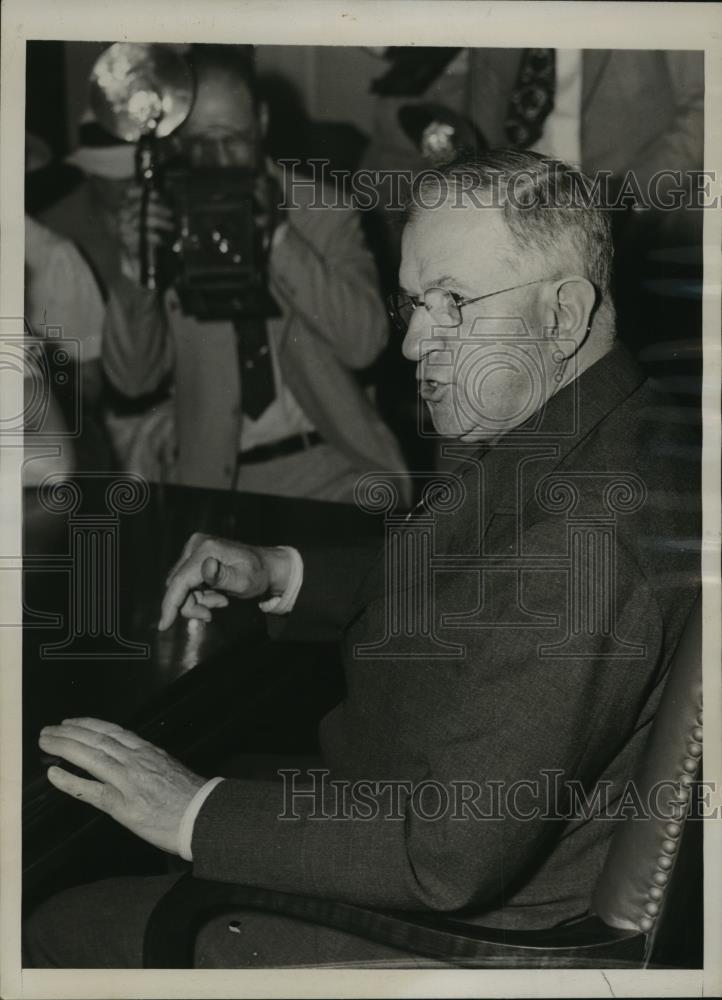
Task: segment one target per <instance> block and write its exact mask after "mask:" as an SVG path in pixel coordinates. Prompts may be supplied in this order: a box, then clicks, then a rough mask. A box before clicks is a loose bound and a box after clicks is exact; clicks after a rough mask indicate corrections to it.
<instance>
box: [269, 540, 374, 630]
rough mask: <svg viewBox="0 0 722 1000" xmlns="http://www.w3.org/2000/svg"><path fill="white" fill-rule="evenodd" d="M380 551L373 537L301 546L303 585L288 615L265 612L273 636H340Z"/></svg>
mask: <svg viewBox="0 0 722 1000" xmlns="http://www.w3.org/2000/svg"><path fill="white" fill-rule="evenodd" d="M379 550H380V547H379V544H378V543H377V542H374V541H372V540H369V541H368V543H366V544H362V543H359V544H358V545H354V546H346V545H344V546H343V547H341V548H330V547H329V548H318V547H316V548H311V549H305V548H303V547H301V548H300V550H299V551H300V554H301V558H302V560H303V584H302V586H301V590H300V592H299V594H298V597H297V598H296V603H295V604H294V606H293V610H292V611H290V612H289V614H287V615H277V614H267V615H266V627H267V630H268V634H269V635H270V636H271V638H273V639H283V640H284V641H292V642H335V641H336V640H338V639H340V637H341V635H342V634H343V628H344V625H345V624H346V622H347V621H348V619H349V617H350V615H351V612H352V609H353V607H354V601H355V599H356V597H357V596H358V594H359V592H360V590H361V588H362V587H363V586H364V583H365V581H366V579H367V576H368V574H369V572H370V571H371V568H372V567H373V565H374V563H375V561H376V560H377V558H378V555H379Z"/></svg>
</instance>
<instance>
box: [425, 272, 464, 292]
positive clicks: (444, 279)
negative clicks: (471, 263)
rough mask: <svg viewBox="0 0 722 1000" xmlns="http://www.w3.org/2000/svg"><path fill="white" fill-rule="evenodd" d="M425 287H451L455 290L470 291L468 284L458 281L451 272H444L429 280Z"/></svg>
mask: <svg viewBox="0 0 722 1000" xmlns="http://www.w3.org/2000/svg"><path fill="white" fill-rule="evenodd" d="M426 287H427V288H452V289H454V291H457V292H464V291H467V292H468V291H470V290H471V289H470V287H469V285H467V284H465V283H464V282H463V281H460V280H459V278H456V277H455V276H454V275H453V274H444V275H442V276H441V277H440V278H436V280H435V281H430V282H429V283H428V285H427V286H426Z"/></svg>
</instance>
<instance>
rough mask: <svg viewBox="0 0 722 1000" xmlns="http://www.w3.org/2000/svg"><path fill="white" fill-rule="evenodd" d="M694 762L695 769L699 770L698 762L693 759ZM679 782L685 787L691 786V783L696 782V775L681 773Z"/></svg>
mask: <svg viewBox="0 0 722 1000" xmlns="http://www.w3.org/2000/svg"><path fill="white" fill-rule="evenodd" d="M693 763H694V765H695V770H697V764H696V762H695V761H693ZM679 783H680V785H684V786H685V787H687V788H689V786H690V785H693V784H694V777H693V776H692V775H691V774H680V776H679Z"/></svg>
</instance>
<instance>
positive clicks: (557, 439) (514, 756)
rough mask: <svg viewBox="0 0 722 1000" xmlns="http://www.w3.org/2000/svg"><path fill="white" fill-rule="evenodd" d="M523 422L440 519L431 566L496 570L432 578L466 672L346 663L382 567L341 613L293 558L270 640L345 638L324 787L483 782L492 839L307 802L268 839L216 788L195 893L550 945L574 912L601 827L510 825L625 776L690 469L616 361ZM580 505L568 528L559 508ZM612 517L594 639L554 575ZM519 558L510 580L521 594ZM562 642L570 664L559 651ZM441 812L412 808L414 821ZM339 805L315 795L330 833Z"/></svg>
mask: <svg viewBox="0 0 722 1000" xmlns="http://www.w3.org/2000/svg"><path fill="white" fill-rule="evenodd" d="M537 416H538V417H540V418H541V419H538V420H537V419H536V418H533V419H532V421H531V422H530V423H529V424H528V425H527V426H526V427H525V428H524V429H523V430H522V431H521V432H520V433H517V434H515V435H513V436H509V437H507V438H505V439H504V441H503V442H502V443H501V444H500V445H497V446H496V447H494V448H491V449H487V450H486V451H485V450H483V449H481V450H480V451H476V452H474V451H473V450H472V451H471V452H468V451H467V452H464V461H463V465H462V469H463V473H462V480H461V481H462V483H463V485H464V489H465V498H464V501H463V503H462V505H461V507H460V508H459V509H458V510H457V511H456V512H455V513H453V514H437V515H436V517H435V530H436V542H435V546H434V551H435V553H436V554H437V555H438V556H440V557H442V563H441V567H443V559H446V560H448V559H449V558H450V557H452V556H467V557H468V556H474V555H476V556H478V554H479V552H480V551H483V553H484V554H485V556H488V557H493V556H498V561H497V568H496V569H495V570H493V571H489V572H487V573H486V574H485V576H484V580H483V585H482V584H480V578H479V573H478V571H477V570H476V569H474V568H473V567H470V568H464V567H463V564H462V563H457V564H456V566H455V567H454V566H451V564H450V563H448V562H447V568H446V569H443V568H439V569H438V570H437V572H435V574H434V607H433V619H434V622H435V628H436V631H437V638H438V639H439V640H440V641H442V642H447V643H450V644H457V645H461V646H462V648H463V652H462V655H460V656H457V655H453V651H452V650H447V654H446V655H441V656H438V657H432V656H426V655H412V656H411V657H409V655H408V654H409V653H410V652H411V653H413V650H414V641H415V640H414V639H413V637H409V638H408V639H407V640H406V641H405V642H404V641H403V640H402V642H401V645H400V646H397V648H396V652H395V654H394V655H393V656H391V657H390V658H384V657H383V656H381V655H378V656H376V657H371V658H359V657H358V656H355V655H354V647H355V646H356V645H357V644H362V645H363V644H369V643H371V642H374V641H376V640H378V639H381V638H383V636H384V634H386V633H385V630H386V625H387V619H386V599H385V596H384V583H385V579H386V564H385V557H383V556H382V557H381V558H380V559H377V560H376V563H375V564H374V566H373V567H372V569H371V571H370V573H369V574H368V576H367V579H366V580H365V582H364V584H363V585H362V587H361V590H360V592H357V593H356V594H355V595H354V593H353V587H352V580H351V577H352V574H351V573H350V572H349V565H348V563H347V562H342V563H337V564H336V565H335V566H334V565H333V564H332V563H330V562H329V561H327V560H323V559H321V558H320V557H319V556H318V555H317V554H314V553H312V552H307V553H304V559H305V565H306V583H305V584H304V588H303V590H302V593H301V598H300V599H299V602H298V603H297V606H296V608H295V609H294V612H293V613H292V615H291V616H289V621H288V631H287V633H284V634H285V635H290V634H292V632H293V628H294V620H295V621H296V622H300V623H301V625H303V624H304V623H307V622H308V621H309V620H310V618H311V616H312V613H313V612H314V611H315V612H317V614H318V620H319V621H321V622H322V623H324V624H325V626H326V627H327V630H328V629H329V628H331V627H332V626H333V625H334V624H336V625H338V624H340V623H341V622H342V621H344V620H345V622H346V624H345V628H344V629H343V650H344V666H345V671H346V680H347V694H346V697H345V699H344V701H343V702H342V703H341V704H340V705H338V706H337V707H336V708H335V709H334V710H333V711H332V712H331V713H330V714H329V715H328V716H327V717H326V718H325V719H324V720H323V723H322V725H321V733H320V735H321V743H322V748H323V753H324V757H325V760H326V761H327V763H328V767H329V768H330V770H331V772H332V776H333V777H334V778H339V779H341V778H343V779H348V780H349V781H356V780H359V779H366V780H369V781H381V782H384V781H394V780H395V781H408V782H411V783H413V784H414V785H417V784H418V783H419V782H422V781H425V780H429V779H431V780H433V781H436V782H438V783H440V785H441V786H444V787H446V788H450V787H451V783H452V782H455V781H456V782H460V781H465V782H478V783H479V784H480V785H483V786H484V788H485V789H486V790H487V791H488V790H489V789H490V787H491V786H489V785H488V784H485V783H488V782H497V783H499V785H498V787H500V788H502V789H504V791H505V792H506V793H507V794H505V795H503V796H502V798H501V804H500V805H499V807H498V808H497V809H493V808H492V809H491V812H492V815H493V816H494V818H486V819H484V818H478V817H476V816H475V815H465V816H464V813H463V811H462V817H464V818H461V819H459V818H452V817H451V815H450V813H449V811H447V813H446V814H445V815H443V816H442V817H440V818H437V819H433V820H432V819H424V818H423V816H421V815H419V810H416V811H415V810H414V809H413V808H412V807H411V805H410V803H409V802H408V801H406V807H405V809H404V811H403V818H402V819H389V818H383V817H384V812H386V813H388V804H387V800H385V799H384V800H383V802H384V804H383V807H382V808H380V809H379V814H378V815H377V816H376V817H375V818H370V819H355V820H350V819H344V820H340V819H337V820H334V819H325V820H324V819H313V818H311V813H312V811H313V809H314V808H317V809H318V808H319V806H320V803H319V802H318V801H316V802H315V803H314V802H312V801H310V800H306V801H304V802H300V801H299V802H298V803H297V811H298V812H299V813H300V814H302V817H303V818H301V819H298V820H292V819H278V815H279V813H281V811H282V809H283V801H282V796H281V790H280V786H279V785H278V784H275V783H273V782H254V781H231V780H229V781H226V782H224V783H222V784H221V785H219V786H218V787H217V788H216V789H215V790H214V791H213V792H212V793H211V795H210V796H209V798H208V800H207V801H206V803H205V805H204V806H203V808H202V809H201V812H200V814H199V816H198V819H197V821H196V825H195V829H194V835H193V845H192V849H193V857H194V869H193V871H194V875H196V876H198V877H203V878H208V879H215V880H222V881H229V882H236V883H244V884H250V885H256V886H264V887H266V888H270V889H278V890H285V891H290V892H294V893H300V894H305V895H308V896H324V897H330V898H336V899H339V900H344V901H351V902H356V903H358V904H361V905H369V906H376V907H398V908H408V909H419V910H424V909H431V910H444V911H456V912H459V913H461V915H462V916H464V917H465V918H467V919H470V920H477V921H479V922H482V923H484V924H487V925H497V926H509V927H521V928H535V927H542V926H550V925H552V924H554V923H556V922H559V921H563V920H566V919H569V918H573V917H575V916H577V915H579V914H581V913H584V912H585V911H586V910H587V909H588V907H589V902H590V896H591V891H592V888H593V885H594V882H595V880H596V878H597V876H598V873H599V871H600V868H601V865H602V863H603V860H604V856H605V852H606V849H607V845H608V838H609V835H610V833H611V832H612V828H613V823H612V822H610V821H609V820H603V819H594V818H591V819H590V818H587V819H585V818H584V817H583V816H582V817H580V818H571V819H565V818H559V819H553V818H546V819H545V818H541V817H540V816H538V815H537V816H536V817H533V818H524V817H523V815H522V814H523V813H525V812H529V811H530V810H532V809H533V807H534V805H535V803H536V805H537V807H539V806H540V804H541V805H542V806H543V808H542V809H541V812H542V813H543V814H546V815H547V816H550V815H559V816H561V817H563V816H564V815H565V813H567V812H568V811H569V805H568V796H567V794H566V792H565V790H564V781H566V780H568V779H573V780H576V781H578V782H580V783H581V785H582V786H583V787H584V789H586V790H587V791H590V790H591V789H593V787H594V786H595V783H597V782H600V781H601V782H608V783H609V800H610V801H613V800H614V799H615V798H618V797H619V795H620V794H621V792H622V789H623V786H624V783H625V782H626V781H627V780H628V779H630V778H631V777H632V775H633V773H634V768H635V764H636V762H637V760H638V758H639V754H640V750H641V748H642V745H643V743H644V740H645V738H646V735H647V733H648V729H649V723H650V720H651V719H652V717H653V715H654V711H655V707H656V705H657V702H658V699H659V695H660V693H661V682H662V681H663V679H664V676H665V671H666V668H667V665H668V663H669V659H670V656H671V654H672V652H673V650H674V647H675V645H676V642H677V639H678V637H679V635H680V632H681V629H682V627H683V624H684V621H685V618H686V615H687V613H688V611H689V609H690V607H691V605H692V602H693V600H694V597H695V592H696V589H697V586H698V575H699V574H698V555H699V554H698V538H699V522H698V513H699V482H698V480H699V468H698V464H697V459H698V453H697V448H696V444H695V441H694V438H693V437H691V436H690V434H689V431H688V428H686V427H685V425H684V423H683V422H681V418H680V416H679V414H678V413H677V411H676V410H675V409H674V407H672V406H670V405H669V404H668V401H665V400H664V399H662V398H661V397H659V396H658V395H657V394H656V393H655V391H654V390H653V388H652V386H651V385H650V384H649V383H648V382H645V381H644V380H643V378H642V376H641V374H640V372H639V371H638V369H637V368H636V366H635V365H634V363H633V362H632V360H631V359H630V357H629V355H628V354H627V353H626V351H625V350H624V349H623V348H622V347H615V348H614V349H613V350H612V351H611V352H610V353H609V354H608V355H607V356H606V357H605V358H603V359H602V360H601V361H599V362H598V363H597V364H596V365H594V366H593V367H592V368H590V369H588V370H587V371H586V372H585V373H583V374H582V375H581V376H580V378H579V379H577V380H575V381H574V382H573V383H571V384H570V385H569V386H567V387H565V388H564V389H563V390H561V391H560V392H558V393H557V394H556V396H554V397H553V398H552V400H551V401H550V402H549V403H548V404H547V406H546V408H545V409H544V410H543V411H541V412H540V414H538V415H537ZM630 476H633V477H637V478H636V479H634V478H630ZM549 477H552V478H549ZM560 477H561V478H560ZM620 479H625V480H626V482H627V488H624V487H623V488H621V489H617V490H616V493H614V490H613V489H612V493H614V496H612V494H611V493H610V492H609V488H610V483H611V482H613V481H617V482H618V481H619V480H620ZM564 483H566V486H565V485H564ZM630 483H631V484H632V485H631V486H630ZM640 483H641V484H643V485H642V486H640V485H639V484H640ZM569 484H571V486H570V485H569ZM635 484H636V485H635ZM574 490H576V503H575V505H574V507H573V510H572V511H571V512H570V511H569V510H567V509H565V502H564V501H565V497H566V498H567V499H568V498H569V497H570V496H571V495H572V493H573V491H574ZM635 490H636V491H637V495H636V497H635V495H634V494H635ZM565 491H566V492H565ZM605 491H606V492H605ZM640 501H641V502H640ZM610 504H611V507H613V508H615V509H616V510H617V513H616V514H615V515H614V521H615V527H614V529H613V530H614V531H615V532H616V538H615V540H614V542H613V555H614V558H615V561H616V565H615V567H614V570H613V574H612V576H613V581H614V588H615V593H614V615H613V618H614V621H613V624H610V622H609V621H604V618H603V616H602V619H600V620H599V621H597V622H596V623H595V622H594V621H592V620H591V619H589V618H587V617H586V615H587V614H592V613H593V610H592V611H589V610H588V611H587V612H585V617H584V620H581V621H580V620H578V616H577V614H576V613H572V612H571V611H570V608H571V607H572V604H571V601H570V594H569V591H570V587H569V579H570V578H569V574H568V572H567V570H568V567H569V565H571V561H572V560H573V559H575V558H577V557H579V558H582V559H583V557H584V553H585V552H586V551H587V549H586V548H585V547H584V546H582V550H580V549H579V546H578V545H577V544H576V543H574V544H573V545H572V546H571V547H572V549H573V551H572V552H570V551H569V546H570V544H571V543H570V537H571V536H570V531H571V532H572V534H573V533H574V532H575V531H577V532H578V529H579V528H580V526H581V528H583V527H584V524H588V523H590V521H594V519H595V518H597V521H596V522H595V523H596V524H597V525H599V524H600V523H601V522H599V520H598V517H597V515H598V514H599V511H600V510H604V509H606V510H609V509H610ZM574 518H575V519H576V520H574ZM606 524H607V528H609V525H610V524H611V521H609V520H608V521H607V522H606ZM600 530H601V531H602V533H603V532H604V530H605V529H604V528H600ZM610 530H611V529H610ZM575 537H577V538H578V537H579V535H578V533H577V535H576V536H575ZM609 537H613V536H609ZM590 551H591V550H590ZM519 557H521V558H523V560H524V561H525V566H526V568H525V569H523V571H521V572H520V573H517V572H516V569H517V568H518V561H516V560H518V558H519ZM598 558H599V559H601V558H602V557H601V556H599V557H598ZM535 559H536V560H537V563H536V564H534V560H535ZM533 565H536V566H537V568H530V567H533ZM587 568H588V570H589V572H588V573H586V572H585V574H584V575H583V579H582V583H581V584H579V581H577V584H575V586H577V585H579V586H581V589H582V590H584V588H585V587H586V586H588V585H591V584H589V583H588V581H589V580H590V579H591V578H592V577H594V575H595V574H597V576H596V579H597V582H598V579H599V574H600V572H601V562H600V561H598V562H597V563H596V564H591V563H590V564H589V566H588V567H587ZM584 581H586V582H584ZM594 607H595V608H596V610H597V611H599V612H600V613H601V610H600V608H599V607H598V606H597V605H594ZM602 610H603V609H602ZM463 613H471V614H472V615H473V614H474V613H476V619H475V622H472V623H468V622H467V623H466V624H464V623H461V624H460V623H458V622H457V623H456V626H455V627H454V623H450V622H449V621H448V619H447V620H446V621H445V619H444V616H448V615H454V614H456V615H458V614H463ZM545 616H546V617H545ZM416 622H418V618H417V619H416ZM570 629H571V632H570ZM412 631H413V629H412ZM565 637H566V638H567V639H569V642H571V645H570V644H569V642H568V643H567V646H566V647H564V648H562V647H559V646H557V648H556V650H555V649H554V648H553V647H554V644H555V643H559V642H562V641H564V639H565ZM570 637H571V638H570ZM578 641H581V645H579V644H578ZM574 643H577V645H576V648H574ZM562 653H565V654H566V655H562ZM552 771H555V772H558V774H557V778H556V782H555V780H554V776H553V775H551V776H550V774H549V772H552ZM545 773H546V776H545ZM518 781H526V782H539V783H540V784H539V792H540V795H542V797H543V790H544V788H545V786H546V785H549V787H550V796H549V802H548V803H544V802H540V799H539V798H538V797H536V796H535V795H534V794H530V791H532V792H533V785H532V786H525V787H522V788H521V789H519V792H518V795H517V797H516V799H514V796H513V795H509V794H508V792H509V789H510V786H511V785H513V783H515V782H518ZM469 787H472V786H469ZM435 794H436V793H432V794H431V795H430V797H429V798H428V799H427V800H426V801H425V802H424V803H422V811H423V812H424V813H425V814H426V815H429V813H433V811H434V808H435V801H437V800H435V799H434V795H435ZM381 798H383V796H382V797H381ZM480 801H481V800H480ZM335 802H336V799H335V796H333V795H331V792H330V790H329V791H328V794H327V798H326V802H325V808H326V810H327V812H330V813H333V812H335V811H336V805H335ZM489 803H490V799H488V798H487V799H485V800H484V802H483V806H482V808H483V809H484V810H485V811H487V812H488V811H489V810H488V809H487V807H488V806H489Z"/></svg>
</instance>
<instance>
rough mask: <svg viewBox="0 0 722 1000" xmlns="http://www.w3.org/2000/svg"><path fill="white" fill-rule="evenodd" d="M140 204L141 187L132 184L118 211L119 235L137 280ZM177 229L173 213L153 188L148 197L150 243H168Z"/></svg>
mask: <svg viewBox="0 0 722 1000" xmlns="http://www.w3.org/2000/svg"><path fill="white" fill-rule="evenodd" d="M140 206H141V189H140V187H138V186H137V185H136V186H134V187H132V188H130V189H129V191H128V193H127V194H126V196H125V199H124V201H123V203H122V205H121V207H120V211H119V213H118V236H119V239H120V244H121V253H122V256H123V258H124V259H125V261H126V262H127V263H128V264H129V265H130V268H129V270H130V271H131V272H132V274H133V276H134V277H136V280H137V279H138V278H139V275H140V266H139V262H140ZM174 230H175V223H174V220H173V213H172V211H171V209H170V208H169V207H168V206H167V205H166V204H165V202H164V201H163V200H162V199H161V197H160V195H159V193H158V192H157V191H151V192H150V197H149V201H148V216H147V240H148V244H149V246H152V247H154V248H156V249H157V248H158V247H160V246H162V245H163V244H164V243H167V242H168V240H169V238H170V236H171V235H172V233H173V232H174Z"/></svg>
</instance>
